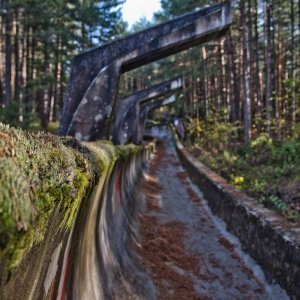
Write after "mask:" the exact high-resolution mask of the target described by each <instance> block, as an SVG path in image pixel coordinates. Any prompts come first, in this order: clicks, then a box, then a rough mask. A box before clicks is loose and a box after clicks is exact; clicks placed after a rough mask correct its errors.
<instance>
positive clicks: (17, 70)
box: [14, 9, 20, 102]
mask: <svg viewBox="0 0 300 300" xmlns="http://www.w3.org/2000/svg"><path fill="white" fill-rule="evenodd" d="M15 22H16V25H15V26H16V32H15V95H14V98H15V100H16V101H17V102H20V59H19V57H20V56H19V55H20V53H19V52H20V48H19V35H20V34H19V33H20V26H19V12H18V9H17V10H16V13H15Z"/></svg>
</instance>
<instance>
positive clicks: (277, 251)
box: [176, 141, 300, 299]
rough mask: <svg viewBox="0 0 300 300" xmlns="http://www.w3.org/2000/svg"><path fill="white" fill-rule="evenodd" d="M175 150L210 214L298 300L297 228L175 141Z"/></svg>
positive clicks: (299, 259)
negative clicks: (206, 203)
mask: <svg viewBox="0 0 300 300" xmlns="http://www.w3.org/2000/svg"><path fill="white" fill-rule="evenodd" d="M176 148H177V153H178V155H179V158H180V160H181V162H182V164H183V166H184V168H185V169H186V170H187V172H188V174H189V176H190V178H191V180H192V181H193V182H194V183H195V184H196V185H197V186H198V187H199V188H200V189H201V191H202V192H203V193H204V196H205V198H206V199H207V200H208V204H209V206H210V208H211V209H212V211H213V213H215V214H216V215H218V216H219V217H220V218H222V219H223V220H224V221H225V223H226V225H227V229H228V230H229V231H230V232H231V233H233V234H234V235H235V236H237V237H238V238H239V240H240V242H241V244H242V246H243V248H244V249H245V250H246V251H247V252H248V253H249V254H250V255H251V256H252V257H253V258H254V259H255V260H256V261H257V262H258V263H259V264H260V265H261V266H262V267H263V269H264V271H265V272H266V275H268V274H269V275H271V276H272V277H273V278H275V280H276V281H277V282H278V283H279V284H281V285H282V286H283V287H284V288H285V289H286V291H287V292H288V294H289V295H290V296H291V298H292V299H299V297H300V228H299V227H297V225H295V224H293V223H291V222H288V221H286V220H285V219H283V218H282V217H281V216H279V215H278V214H276V213H275V212H273V211H270V210H269V209H267V208H265V207H263V206H262V205H261V204H259V203H258V201H257V200H256V199H253V198H250V197H249V196H247V195H246V194H245V193H244V192H242V191H238V190H236V189H235V188H233V187H232V186H231V185H230V184H228V183H226V181H225V180H224V179H223V178H221V177H220V176H219V175H217V174H216V173H214V172H212V171H211V170H209V169H208V168H207V167H205V166H204V165H203V164H202V163H201V162H199V161H198V160H197V159H195V158H194V157H193V156H192V155H191V154H189V153H188V152H187V150H186V149H184V147H183V146H182V144H181V143H180V142H178V141H177V143H176ZM269 277H270V276H269ZM267 278H268V276H267Z"/></svg>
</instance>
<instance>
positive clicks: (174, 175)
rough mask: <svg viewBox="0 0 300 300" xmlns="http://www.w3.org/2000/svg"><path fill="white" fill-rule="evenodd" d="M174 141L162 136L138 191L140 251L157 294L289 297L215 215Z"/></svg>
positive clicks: (164, 296) (176, 296) (165, 296)
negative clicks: (266, 277)
mask: <svg viewBox="0 0 300 300" xmlns="http://www.w3.org/2000/svg"><path fill="white" fill-rule="evenodd" d="M172 146H173V145H172V143H171V142H169V143H167V142H165V141H164V142H158V144H157V147H156V152H155V153H154V155H153V158H152V159H151V161H150V162H149V167H148V168H146V169H145V171H144V174H145V176H144V177H143V178H142V179H141V180H140V181H139V183H138V184H137V192H136V194H137V202H138V203H139V204H140V207H142V209H140V214H139V215H140V222H141V224H140V238H139V240H138V241H139V244H140V246H139V247H138V253H139V254H140V255H141V258H142V263H143V264H144V265H145V266H146V267H147V271H148V272H149V274H150V275H151V277H152V279H153V281H154V283H155V286H156V288H157V298H156V299H163V300H173V299H186V300H188V299H211V300H215V299H226V300H227V299H228V300H229V299H257V300H258V299H261V300H284V299H288V297H287V295H286V293H285V292H284V291H282V290H281V289H280V288H279V286H278V285H269V284H267V282H266V279H265V277H264V275H263V272H262V270H261V269H260V268H259V266H258V265H257V264H255V262H254V261H252V260H251V259H250V258H249V257H248V256H247V255H246V254H245V253H243V251H241V249H240V245H239V243H238V241H237V239H236V238H234V237H233V236H232V235H231V234H229V233H228V232H227V231H226V230H225V228H224V225H223V224H222V223H221V222H219V220H218V219H217V218H216V217H215V216H213V214H212V213H211V211H210V209H209V208H208V206H207V203H206V201H205V199H203V195H202V194H201V193H199V192H198V191H197V190H198V189H197V187H195V186H194V185H193V184H192V183H191V181H190V180H189V178H188V175H187V173H186V172H185V171H184V170H183V168H182V166H181V165H180V162H179V159H178V157H177V155H176V151H175V148H173V147H172ZM147 165H148V164H147Z"/></svg>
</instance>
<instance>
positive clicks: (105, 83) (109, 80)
mask: <svg viewBox="0 0 300 300" xmlns="http://www.w3.org/2000/svg"><path fill="white" fill-rule="evenodd" d="M231 21H232V20H231V8H230V3H229V2H225V3H221V4H217V5H214V6H211V7H208V8H203V9H200V10H198V11H195V12H192V13H189V14H186V15H183V16H181V17H179V18H176V19H174V20H171V21H169V22H166V23H163V24H160V25H157V26H154V27H152V28H149V29H146V30H144V31H141V32H138V33H136V34H133V35H130V36H128V37H125V38H122V39H120V40H117V41H114V42H112V43H109V44H106V45H104V46H101V47H98V48H96V49H93V50H91V51H89V52H86V53H83V54H81V55H78V56H77V57H75V59H74V63H73V67H72V72H71V79H70V83H69V86H68V90H67V97H66V100H65V104H64V110H63V117H62V122H61V128H60V134H61V135H72V136H75V137H76V138H77V139H78V140H83V141H90V140H96V139H108V138H109V136H110V122H111V117H112V116H114V115H115V112H116V111H115V109H116V108H115V106H116V100H117V91H118V81H119V76H120V74H121V73H123V72H127V71H129V70H132V69H134V68H137V67H139V66H141V65H144V64H147V63H150V62H152V61H155V60H158V59H160V58H163V57H166V56H169V55H171V54H174V53H177V52H180V51H182V50H184V49H187V48H189V47H192V46H195V45H199V44H201V43H204V42H207V41H210V40H212V39H216V38H218V37H220V36H222V35H223V34H224V33H225V32H226V30H227V29H228V28H229V26H230V24H231Z"/></svg>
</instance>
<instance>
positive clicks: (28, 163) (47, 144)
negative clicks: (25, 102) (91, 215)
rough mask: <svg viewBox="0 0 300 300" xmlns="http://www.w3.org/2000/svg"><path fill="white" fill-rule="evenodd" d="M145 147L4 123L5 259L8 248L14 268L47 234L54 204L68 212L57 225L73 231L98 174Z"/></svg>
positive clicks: (1, 239) (0, 141) (1, 243)
mask: <svg viewBox="0 0 300 300" xmlns="http://www.w3.org/2000/svg"><path fill="white" fill-rule="evenodd" d="M139 150H140V147H136V146H133V145H129V146H125V147H115V146H114V145H113V144H112V143H110V142H103V141H101V142H100V141H99V142H93V143H85V144H81V143H79V142H78V141H77V140H75V139H73V138H70V137H67V138H60V137H57V136H54V135H51V134H49V133H41V132H37V133H33V132H26V131H22V130H18V129H15V128H10V127H8V126H6V125H3V124H1V123H0V259H1V253H7V251H8V252H9V253H10V256H11V259H10V263H9V269H12V268H14V267H15V266H17V265H18V264H19V262H20V261H21V260H22V258H23V255H24V253H25V252H26V251H28V250H29V249H30V248H31V247H32V245H34V244H35V243H39V242H40V241H42V240H43V239H44V235H45V232H46V229H47V225H48V220H49V218H50V216H51V214H52V213H53V212H54V208H59V209H60V212H61V213H62V214H63V215H64V218H63V220H62V222H61V224H60V226H59V228H58V229H57V230H63V231H66V230H70V228H71V227H72V225H73V224H74V221H75V218H76V215H77V212H78V209H79V207H80V205H81V203H82V201H83V200H84V199H87V197H88V195H89V192H90V191H91V189H92V187H93V184H94V182H95V181H96V180H97V178H99V177H100V176H101V175H102V174H104V173H105V174H106V171H107V169H108V168H109V167H110V166H112V164H113V162H114V161H115V160H117V159H118V158H121V159H127V157H128V155H130V154H132V153H134V152H137V151H139Z"/></svg>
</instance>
